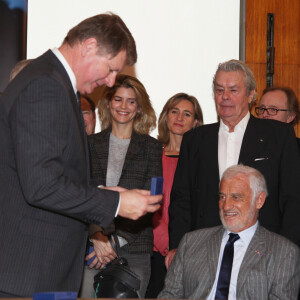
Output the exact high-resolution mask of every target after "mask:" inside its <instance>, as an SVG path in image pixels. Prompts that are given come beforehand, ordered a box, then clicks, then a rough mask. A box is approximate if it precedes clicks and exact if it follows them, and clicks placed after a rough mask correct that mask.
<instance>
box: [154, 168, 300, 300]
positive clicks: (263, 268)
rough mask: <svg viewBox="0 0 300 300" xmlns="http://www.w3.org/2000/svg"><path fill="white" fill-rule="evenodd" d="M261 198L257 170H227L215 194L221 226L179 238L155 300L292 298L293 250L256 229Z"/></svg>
mask: <svg viewBox="0 0 300 300" xmlns="http://www.w3.org/2000/svg"><path fill="white" fill-rule="evenodd" d="M266 196H267V187H266V182H265V179H264V177H263V175H262V174H261V173H260V172H259V171H257V170H256V169H254V168H250V167H247V166H243V165H237V166H232V167H229V168H228V169H227V170H226V171H225V172H224V174H223V176H222V180H221V183H220V192H219V213H220V217H221V221H222V224H223V226H217V227H212V228H206V229H200V230H197V231H193V232H190V233H187V234H185V235H184V237H183V239H182V240H181V242H180V245H179V248H178V250H177V253H176V255H175V257H174V260H173V261H172V263H171V265H170V267H169V269H168V273H167V277H166V280H165V287H164V289H163V291H162V292H161V293H160V294H159V296H158V298H191V299H199V298H201V299H243V300H245V299H251V300H253V299H258V300H261V299H296V298H297V294H298V290H299V286H300V252H299V248H298V247H297V246H296V245H295V244H293V243H292V242H290V241H289V240H287V239H286V238H284V237H282V236H280V235H278V234H276V233H272V232H270V231H268V230H266V229H265V228H263V227H262V226H260V225H259V223H258V221H257V218H258V214H259V210H260V209H261V207H262V206H263V205H264V202H265V199H266ZM207 200H209V199H207Z"/></svg>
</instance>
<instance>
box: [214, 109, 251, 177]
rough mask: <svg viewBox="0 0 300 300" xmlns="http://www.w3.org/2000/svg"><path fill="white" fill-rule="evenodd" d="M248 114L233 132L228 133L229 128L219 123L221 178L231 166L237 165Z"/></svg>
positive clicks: (248, 117) (221, 122)
mask: <svg viewBox="0 0 300 300" xmlns="http://www.w3.org/2000/svg"><path fill="white" fill-rule="evenodd" d="M249 119H250V113H249V112H248V113H247V114H246V116H245V117H244V118H243V119H242V120H241V121H240V122H239V123H238V124H237V125H236V126H235V127H234V131H233V132H229V127H228V126H227V125H225V124H224V122H223V121H222V119H221V121H220V128H219V138H218V161H219V176H220V178H221V177H222V175H223V173H224V171H225V170H226V169H227V168H228V167H230V166H233V165H237V164H238V160H239V156H240V152H241V147H242V142H243V137H244V134H245V131H246V128H247V124H248V121H249Z"/></svg>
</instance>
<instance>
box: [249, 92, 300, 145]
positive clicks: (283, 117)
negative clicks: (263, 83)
mask: <svg viewBox="0 0 300 300" xmlns="http://www.w3.org/2000/svg"><path fill="white" fill-rule="evenodd" d="M255 112H256V114H257V116H258V117H259V118H260V119H272V120H277V121H280V122H284V123H289V124H291V125H293V126H294V125H296V124H297V123H298V122H299V118H300V110H299V103H298V99H297V96H296V94H295V92H294V91H293V90H292V89H291V88H289V87H271V88H266V89H264V91H263V95H262V97H261V99H260V101H259V105H258V106H257V107H256V108H255ZM297 142H298V147H299V150H300V139H299V138H297Z"/></svg>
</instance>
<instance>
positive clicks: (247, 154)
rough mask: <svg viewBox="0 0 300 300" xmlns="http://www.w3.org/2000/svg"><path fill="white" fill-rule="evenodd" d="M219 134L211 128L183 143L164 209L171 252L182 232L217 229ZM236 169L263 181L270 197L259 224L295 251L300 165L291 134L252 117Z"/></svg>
mask: <svg viewBox="0 0 300 300" xmlns="http://www.w3.org/2000/svg"><path fill="white" fill-rule="evenodd" d="M218 132H219V123H215V124H210V125H204V126H200V127H199V128H196V129H193V130H191V131H190V132H188V133H186V134H185V135H184V137H183V141H182V144H181V150H180V158H179V160H178V165H177V169H176V173H175V178H174V183H173V188H172V194H171V205H170V209H169V212H170V223H169V230H170V248H171V249H173V248H177V246H178V244H179V241H180V239H181V238H182V236H183V235H184V234H185V233H186V232H189V231H192V230H195V229H200V228H206V227H212V226H215V225H218V224H220V217H219V213H218V200H219V199H218V192H217V191H218V188H219V182H220V176H219V166H218ZM239 163H241V164H244V165H248V166H251V167H253V168H256V169H258V170H259V171H261V173H262V174H263V175H264V176H265V178H266V182H267V186H268V191H269V196H268V197H267V200H266V203H265V205H264V207H263V208H262V209H261V211H260V215H259V220H260V223H261V224H262V225H263V226H264V227H266V228H267V229H269V230H271V231H274V232H277V233H280V234H282V235H284V236H286V237H287V238H289V239H290V240H292V241H294V242H296V243H297V244H298V245H300V217H299V216H300V198H299V197H300V193H299V180H300V175H299V172H300V162H299V152H298V148H297V144H296V139H295V134H294V132H293V128H292V127H291V126H289V125H288V124H283V123H279V122H277V121H272V120H260V119H256V118H254V117H253V116H251V117H250V120H249V122H248V125H247V128H246V131H245V134H244V138H243V142H242V147H241V151H240V156H239Z"/></svg>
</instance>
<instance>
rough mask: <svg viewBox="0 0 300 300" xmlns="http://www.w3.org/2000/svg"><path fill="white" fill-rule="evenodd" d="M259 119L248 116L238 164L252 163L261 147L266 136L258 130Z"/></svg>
mask: <svg viewBox="0 0 300 300" xmlns="http://www.w3.org/2000/svg"><path fill="white" fill-rule="evenodd" d="M258 122H259V120H257V119H256V118H254V117H253V116H252V115H251V116H250V119H249V122H248V125H247V128H246V131H245V134H244V137H243V142H242V146H241V151H240V156H239V164H240V163H242V164H244V165H249V164H250V165H252V164H253V161H254V160H255V159H256V158H259V153H260V152H261V149H262V148H263V146H264V144H265V141H266V139H267V137H266V136H265V135H264V134H263V133H262V132H261V131H260V130H259V126H258Z"/></svg>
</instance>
